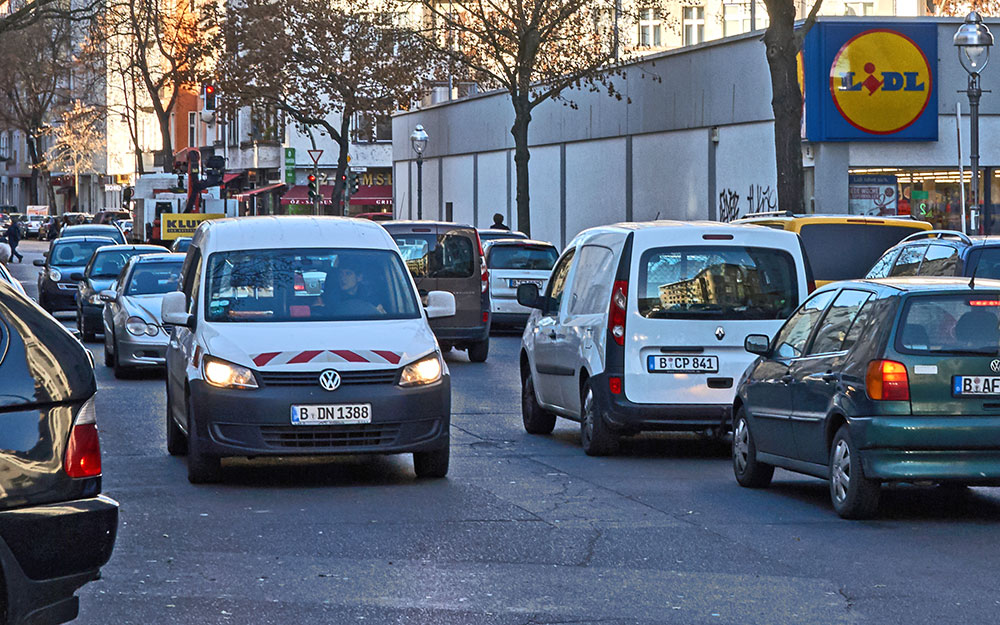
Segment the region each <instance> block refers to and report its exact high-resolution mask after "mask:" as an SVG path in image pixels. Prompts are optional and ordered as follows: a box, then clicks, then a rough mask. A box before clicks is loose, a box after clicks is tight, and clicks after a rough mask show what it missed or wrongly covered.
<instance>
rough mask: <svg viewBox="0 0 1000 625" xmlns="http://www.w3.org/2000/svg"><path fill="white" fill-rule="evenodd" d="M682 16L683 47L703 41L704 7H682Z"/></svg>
mask: <svg viewBox="0 0 1000 625" xmlns="http://www.w3.org/2000/svg"><path fill="white" fill-rule="evenodd" d="M683 16H684V19H683V21H682V24H681V25H682V27H683V31H684V45H686V46H693V45H695V44H697V43H701V42H702V41H705V7H684V12H683Z"/></svg>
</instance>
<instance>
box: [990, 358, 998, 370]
mask: <svg viewBox="0 0 1000 625" xmlns="http://www.w3.org/2000/svg"><path fill="white" fill-rule="evenodd" d="M990 370H991V371H993V373H1000V360H994V361H993V362H991V363H990Z"/></svg>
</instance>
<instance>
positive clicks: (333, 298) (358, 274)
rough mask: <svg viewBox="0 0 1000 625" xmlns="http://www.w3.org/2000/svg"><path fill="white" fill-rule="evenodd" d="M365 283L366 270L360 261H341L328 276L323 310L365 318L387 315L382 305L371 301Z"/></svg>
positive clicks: (322, 298) (323, 296) (323, 297)
mask: <svg viewBox="0 0 1000 625" xmlns="http://www.w3.org/2000/svg"><path fill="white" fill-rule="evenodd" d="M367 287H368V285H367V284H366V282H365V268H364V266H363V264H362V263H361V262H360V259H347V258H344V259H341V261H340V263H338V264H337V267H335V268H334V269H333V270H331V271H330V272H329V273H328V274H327V278H326V285H325V288H324V290H323V295H322V296H321V301H322V304H323V308H325V309H326V310H327V311H332V312H334V313H336V314H337V315H338V316H339V315H345V316H350V317H365V316H370V315H375V314H383V315H384V314H385V310H384V309H383V308H382V306H381V305H375V304H373V303H372V301H371V297H370V295H369V294H370V290H369V289H368V288H367Z"/></svg>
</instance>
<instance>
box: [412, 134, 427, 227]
mask: <svg viewBox="0 0 1000 625" xmlns="http://www.w3.org/2000/svg"><path fill="white" fill-rule="evenodd" d="M428 139H430V137H428V136H427V133H426V132H424V126H423V124H417V127H416V128H414V129H413V134H411V135H410V145H411V146H413V151H414V152H416V153H417V219H423V218H424V150H426V149H427V140H428Z"/></svg>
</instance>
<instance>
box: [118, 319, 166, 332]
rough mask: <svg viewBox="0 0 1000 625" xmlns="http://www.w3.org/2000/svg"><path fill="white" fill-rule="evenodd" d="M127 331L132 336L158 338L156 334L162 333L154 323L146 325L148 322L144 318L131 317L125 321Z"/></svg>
mask: <svg viewBox="0 0 1000 625" xmlns="http://www.w3.org/2000/svg"><path fill="white" fill-rule="evenodd" d="M125 329H126V330H128V333H129V334H131V335H132V336H142V335H143V334H145V335H148V336H156V334H157V333H158V332H159V331H160V329H159V328H157V327H156V326H155V325H153V324H152V323H146V320H145V319H143V318H142V317H129V318H128V319H127V320H126V321H125Z"/></svg>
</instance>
